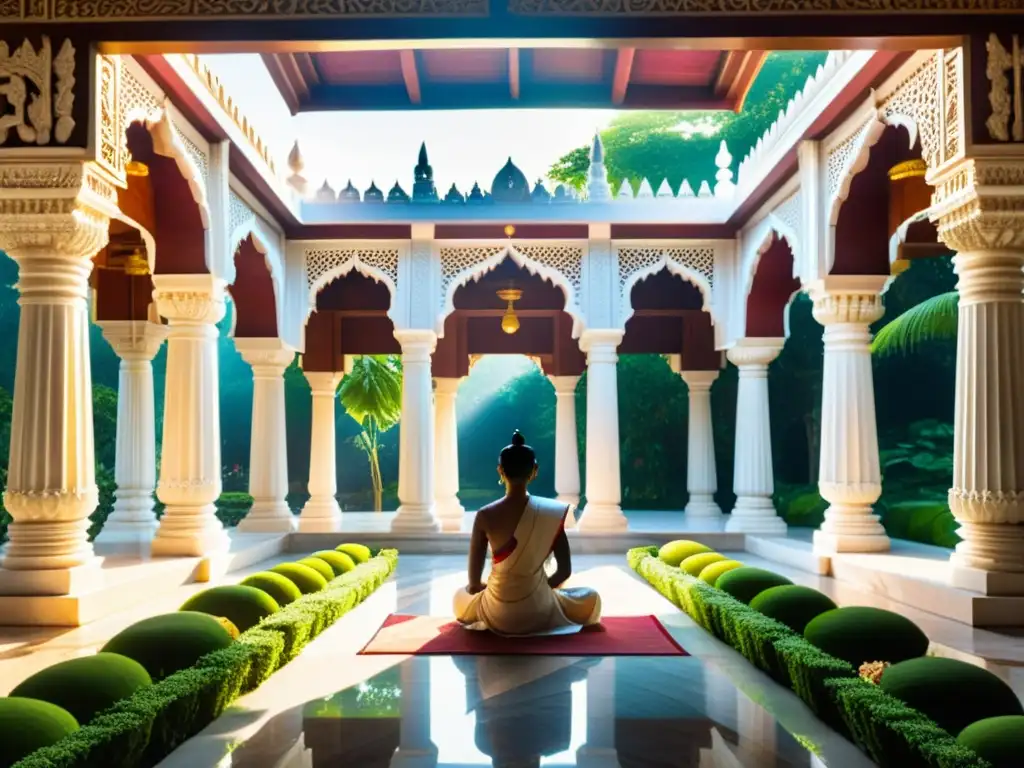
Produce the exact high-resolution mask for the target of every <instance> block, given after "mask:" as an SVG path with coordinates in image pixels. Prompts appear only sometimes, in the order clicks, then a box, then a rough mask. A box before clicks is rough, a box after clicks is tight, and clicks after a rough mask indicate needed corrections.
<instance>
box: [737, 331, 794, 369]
mask: <svg viewBox="0 0 1024 768" xmlns="http://www.w3.org/2000/svg"><path fill="white" fill-rule="evenodd" d="M785 343H786V340H785V339H776V338H746V339H740V340H738V341H737V342H736V343H735V344H734V345H733V346H732V347H730V348H729V349H728V351H727V352H726V353H725V354H726V357H727V358H728V359H729V362H730V363H732V364H733V365H735V366H736V367H737V368H739V369H740V373H741V374H742V373H743V372H744V369H751V370H758V369H760V370H765V369H767V368H768V365H769V364H770V363H771V362H772V361H773V360H774V359H775V358H776V357H778V356H779V353H780V352H781V351H782V345H783V344H785Z"/></svg>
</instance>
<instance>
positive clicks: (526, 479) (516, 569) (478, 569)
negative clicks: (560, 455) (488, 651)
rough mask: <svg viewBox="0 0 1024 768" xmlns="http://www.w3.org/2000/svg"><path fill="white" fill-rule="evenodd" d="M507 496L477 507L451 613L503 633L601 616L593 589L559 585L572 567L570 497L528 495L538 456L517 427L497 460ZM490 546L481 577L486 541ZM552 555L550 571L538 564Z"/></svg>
mask: <svg viewBox="0 0 1024 768" xmlns="http://www.w3.org/2000/svg"><path fill="white" fill-rule="evenodd" d="M498 474H499V475H500V476H501V481H502V482H503V483H504V485H505V497H504V498H502V499H500V500H498V501H496V502H494V503H493V504H488V505H487V506H486V507H483V508H482V509H481V510H480V511H479V512H477V514H476V520H475V521H474V522H473V535H472V538H471V540H470V545H469V584H468V586H466V587H463V588H462V589H460V590H459V591H458V592H457V593H456V594H455V603H454V604H455V618H456V619H458V620H459V622H461V623H462V624H463V625H465V626H466V627H467V628H469V629H489V630H491V631H492V632H495V633H497V634H501V635H532V634H553V633H555V632H557V631H577V630H579V629H580V628H582V627H584V626H590V625H592V624H597V623H598V622H599V621H600V620H601V598H600V596H599V595H598V594H597V592H595V591H594V590H592V589H587V588H573V589H559V586H560V585H561V584H562V583H563V582H564V581H565V580H566V579H568V578H569V576H570V575H571V574H572V564H571V562H570V555H569V539H568V538H566V535H565V517H566V515H568V514H571V513H572V508H571V506H570V505H568V504H563V503H561V502H558V501H554V500H552V499H542V498H539V497H536V496H530V495H529V494H528V493H527V491H526V486H527V485H529V483H530V481H532V480H533V479H534V478H535V477H536V476H537V457H536V454H535V453H534V452H533V449H532V448H531V447H530V446H528V445H527V444H526V440H525V439H524V438H523V436H522V435H521V434H520V433H519V431H518V430H517V431H516V432H515V434H514V435H512V444H511V445H509V446H506V447H505V448H504V449H503V450H502V452H501V456H500V457H499V459H498ZM488 545H490V548H491V552H492V553H493V562H492V564H491V572H490V575H489V576H488V579H487V583H486V584H484V583H483V581H482V578H483V571H484V559H485V557H486V554H487V547H488ZM552 554H554V556H555V562H556V565H557V568H556V570H555V573H554V574H553V575H551V576H550V577H549V576H548V575H547V573H545V571H544V564H545V563H546V562H547V560H548V558H549V557H550V556H551V555H552Z"/></svg>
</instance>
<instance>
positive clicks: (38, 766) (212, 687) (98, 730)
mask: <svg viewBox="0 0 1024 768" xmlns="http://www.w3.org/2000/svg"><path fill="white" fill-rule="evenodd" d="M397 564H398V552H397V551H396V550H393V549H387V550H382V551H381V552H380V554H378V555H377V556H376V557H374V558H373V559H372V560H370V561H369V562H367V563H364V564H362V565H359V566H357V567H356V568H355V569H353V570H351V571H349V572H348V573H345V574H343V575H341V576H339V577H337V578H336V579H334V580H333V581H331V582H330V583H329V584H328V585H327V587H326V588H325V589H323V590H321V591H320V592H315V593H313V594H309V595H305V596H304V597H302V598H299V599H298V600H296V601H295V602H294V603H291V604H290V605H288V606H287V607H285V608H282V609H281V610H280V611H279V612H278V613H275V614H274V615H273V616H271V617H270V618H269V619H267V620H266V621H264V622H262V623H261V624H260V625H259V626H257V627H253V628H252V629H250V630H248V631H247V632H244V633H242V635H241V637H239V639H238V642H236V643H234V644H233V645H231V646H230V647H228V648H224V649H223V650H220V651H215V652H214V653H211V654H208V655H206V656H204V657H203V658H201V659H200V660H199V661H198V662H196V664H195V666H193V667H191V668H190V669H186V670H182V671H181V672H177V673H175V674H173V675H171V676H170V677H168V678H166V679H164V680H162V681H160V682H158V683H156V684H155V685H152V686H148V687H146V688H142V689H140V690H139V691H137V692H136V693H135V694H134V695H132V696H131V697H129V698H128V699H125V700H124V701H121V702H118V703H117V704H115V705H114V706H113V707H112V708H110V709H109V710H107V711H106V712H104V713H102V714H100V715H98V716H97V717H95V718H94V719H93V720H92V721H91V722H89V723H88V724H86V725H84V726H83V727H82V728H81V729H79V730H78V731H76V732H75V733H73V734H71V735H70V736H68V737H67V738H65V739H62V740H61V741H59V742H58V743H57V744H54V745H53V746H50V747H45V748H44V749H40V750H37V751H36V752H34V753H33V754H31V755H29V756H28V757H26V758H25V759H24V760H22V761H20V762H18V763H17V764H16V765H15V766H14V768H149V767H150V766H154V765H156V764H157V763H159V762H160V761H161V760H163V759H164V758H165V757H167V755H169V754H170V753H171V752H173V751H174V750H175V749H176V748H177V747H178V746H179V745H181V744H182V743H183V742H184V741H185V740H186V739H189V738H191V737H192V736H194V735H195V734H197V733H199V732H200V731H201V730H202V729H203V728H205V727H206V726H207V725H209V724H210V723H211V722H212V721H213V720H214V719H215V718H217V717H218V716H219V715H220V714H221V713H222V712H223V711H224V710H225V709H226V708H227V707H228V706H229V705H230V704H231V703H232V702H233V701H234V700H235V699H237V698H238V697H239V696H242V695H244V694H246V693H249V692H250V691H252V690H255V689H256V688H258V687H259V686H260V685H261V684H262V683H263V682H264V681H266V680H267V678H269V677H270V676H271V675H272V674H274V672H276V671H277V670H278V669H280V668H281V667H283V666H284V665H285V664H287V663H288V662H290V661H291V660H292V659H294V658H295V657H296V656H297V655H298V654H299V652H300V651H302V649H303V648H304V647H305V646H306V645H307V644H308V643H309V642H310V641H312V640H313V639H314V638H315V637H316V636H317V635H319V634H320V633H321V632H323V631H324V630H325V629H327V628H328V627H329V626H331V625H332V624H333V623H334V622H336V621H337V620H338V619H339V618H341V617H342V616H343V615H344V614H345V613H347V612H348V611H350V610H351V609H352V608H353V607H355V606H356V605H358V604H359V603H360V602H362V601H363V600H365V599H366V598H367V597H368V596H369V595H370V594H371V593H372V592H373V591H374V590H376V589H377V588H378V587H379V586H380V585H381V584H383V583H384V581H385V580H386V579H387V578H388V576H390V575H391V573H392V571H394V569H395V567H396V565H397Z"/></svg>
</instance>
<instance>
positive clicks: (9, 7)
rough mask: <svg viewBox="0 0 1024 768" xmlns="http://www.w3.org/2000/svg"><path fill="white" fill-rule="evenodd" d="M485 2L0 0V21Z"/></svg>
mask: <svg viewBox="0 0 1024 768" xmlns="http://www.w3.org/2000/svg"><path fill="white" fill-rule="evenodd" d="M487 12H488V1H487V0H344V1H343V0H262V1H260V0H163V1H162V2H152V0H107V1H105V2H103V1H98V0H50V2H46V1H45V0H20V2H18V0H0V19H25V20H30V21H57V22H60V21H63V22H68V21H77V22H95V21H108V22H109V21H208V20H209V19H211V18H217V19H239V20H242V19H246V20H265V21H286V20H294V19H318V18H322V19H329V18H332V17H335V16H347V17H352V16H355V17H371V18H373V17H379V18H410V17H412V18H415V17H420V16H482V15H486V14H487Z"/></svg>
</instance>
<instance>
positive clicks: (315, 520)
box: [299, 371, 344, 533]
mask: <svg viewBox="0 0 1024 768" xmlns="http://www.w3.org/2000/svg"><path fill="white" fill-rule="evenodd" d="M305 373H306V381H308V382H309V388H310V390H311V391H312V393H313V428H312V430H311V432H310V436H309V499H308V500H307V501H306V503H305V505H304V506H303V507H302V513H301V514H300V515H299V530H300V531H303V532H308V533H332V532H335V531H340V530H341V527H342V519H341V507H339V506H338V499H337V498H336V496H337V495H338V467H337V453H336V447H335V443H336V439H335V430H334V417H335V413H334V404H335V401H336V400H337V398H338V385H339V384H340V383H341V379H342V377H343V376H344V374H343V373H340V372H335V373H332V372H314V371H306V372H305Z"/></svg>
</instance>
